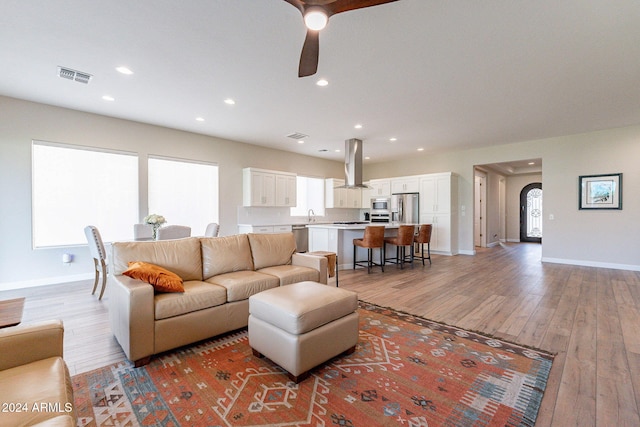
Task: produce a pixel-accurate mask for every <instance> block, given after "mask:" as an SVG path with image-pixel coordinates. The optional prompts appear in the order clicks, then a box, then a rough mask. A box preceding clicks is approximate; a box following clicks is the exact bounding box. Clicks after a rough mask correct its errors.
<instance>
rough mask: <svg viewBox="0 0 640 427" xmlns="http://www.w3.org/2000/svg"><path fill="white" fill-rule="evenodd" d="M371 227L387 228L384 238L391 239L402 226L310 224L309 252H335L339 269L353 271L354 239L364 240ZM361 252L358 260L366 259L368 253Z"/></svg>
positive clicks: (380, 224)
mask: <svg viewBox="0 0 640 427" xmlns="http://www.w3.org/2000/svg"><path fill="white" fill-rule="evenodd" d="M369 225H372V226H382V227H385V232H384V236H385V237H391V236H396V235H397V234H398V227H399V226H400V225H402V224H400V223H396V222H391V223H371V224H369V223H341V224H335V223H334V224H309V225H307V228H308V229H309V252H315V251H329V252H335V253H336V254H338V268H339V269H340V270H347V269H352V268H353V239H360V238H362V236H364V229H365V228H366V227H367V226H369ZM416 226H417V224H416ZM360 251H363V249H359V251H358V259H366V257H367V255H366V252H364V251H363V252H360ZM394 253H395V250H394Z"/></svg>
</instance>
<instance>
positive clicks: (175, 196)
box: [149, 157, 220, 236]
mask: <svg viewBox="0 0 640 427" xmlns="http://www.w3.org/2000/svg"><path fill="white" fill-rule="evenodd" d="M149 213H150V214H153V213H155V214H159V215H162V216H164V217H165V218H166V220H167V224H177V225H186V226H189V227H191V234H192V235H193V236H202V235H204V231H205V229H206V227H207V224H209V223H210V222H218V223H219V222H220V221H219V219H218V166H217V165H214V164H211V163H200V162H194V161H188V160H178V159H168V158H160V157H149Z"/></svg>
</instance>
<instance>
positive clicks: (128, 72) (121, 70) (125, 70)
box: [116, 67, 133, 76]
mask: <svg viewBox="0 0 640 427" xmlns="http://www.w3.org/2000/svg"><path fill="white" fill-rule="evenodd" d="M116 71H117V72H119V73H122V74H126V75H127V76H130V75H131V74H133V71H131V70H130V69H128V68H127V67H116Z"/></svg>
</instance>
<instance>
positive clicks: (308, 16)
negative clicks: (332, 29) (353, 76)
mask: <svg viewBox="0 0 640 427" xmlns="http://www.w3.org/2000/svg"><path fill="white" fill-rule="evenodd" d="M284 1H286V2H287V3H289V4H291V5H293V6H295V7H296V9H298V10H299V11H300V12H301V13H302V16H303V17H304V22H305V25H306V26H307V37H306V38H305V40H304V45H303V46H302V54H301V55H300V68H299V69H298V77H306V76H310V75H313V74H315V73H316V71H318V54H319V52H320V30H322V29H323V28H324V27H325V26H326V25H327V22H328V21H329V18H330V17H331V16H332V15H335V14H336V13H340V12H347V11H349V10H354V9H362V8H364V7H370V6H378V5H381V4H385V3H391V2H394V1H398V0H284Z"/></svg>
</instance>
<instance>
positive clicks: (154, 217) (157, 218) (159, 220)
mask: <svg viewBox="0 0 640 427" xmlns="http://www.w3.org/2000/svg"><path fill="white" fill-rule="evenodd" d="M165 222H167V220H166V219H165V218H164V217H163V216H162V215H158V214H151V215H147V216H145V217H144V223H145V224H151V225H161V224H164V223H165Z"/></svg>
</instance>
